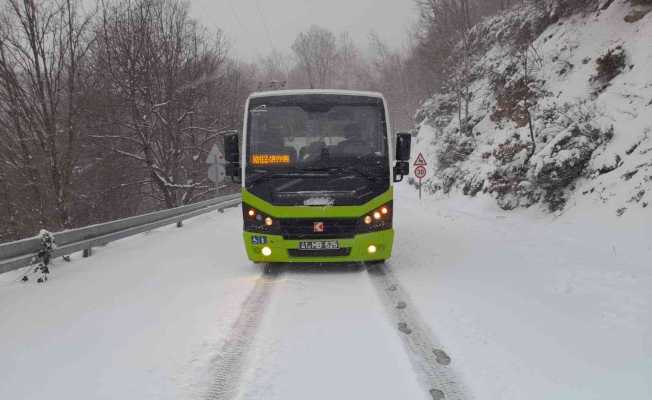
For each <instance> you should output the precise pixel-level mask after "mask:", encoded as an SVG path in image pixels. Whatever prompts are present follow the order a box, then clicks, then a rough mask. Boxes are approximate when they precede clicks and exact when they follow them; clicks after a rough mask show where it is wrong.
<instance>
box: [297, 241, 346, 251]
mask: <svg viewBox="0 0 652 400" xmlns="http://www.w3.org/2000/svg"><path fill="white" fill-rule="evenodd" d="M339 248H340V243H339V242H338V241H337V240H315V241H310V242H299V249H301V250H337V249H339Z"/></svg>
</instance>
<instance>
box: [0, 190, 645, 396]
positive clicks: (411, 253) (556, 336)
mask: <svg viewBox="0 0 652 400" xmlns="http://www.w3.org/2000/svg"><path fill="white" fill-rule="evenodd" d="M490 204H491V203H490V202H483V200H469V199H462V198H456V199H449V200H441V201H436V202H435V201H430V202H419V201H418V200H417V199H416V197H415V194H414V192H412V191H411V190H409V188H404V189H402V190H401V191H400V192H399V197H398V199H397V201H396V207H397V211H396V215H397V221H396V228H397V242H396V244H395V254H394V258H393V259H392V260H391V261H390V262H389V263H388V265H387V269H381V270H373V269H370V270H369V271H367V270H366V269H361V270H356V269H350V268H340V267H336V268H330V269H324V268H317V267H311V266H297V267H291V268H289V267H288V268H283V269H281V270H280V271H279V272H278V273H277V274H264V273H263V272H262V271H261V269H260V268H259V267H258V266H254V265H251V264H250V263H249V262H248V261H246V258H245V256H244V252H243V249H242V243H241V235H240V231H241V216H240V212H239V211H238V210H236V209H232V210H228V211H227V212H226V213H225V214H217V213H213V214H209V215H205V216H201V217H197V218H195V219H192V220H189V221H187V222H186V223H185V225H184V227H183V228H181V229H177V228H175V227H168V228H164V229H159V230H156V231H153V232H150V233H148V234H144V235H140V236H137V237H133V238H130V239H126V240H122V241H119V242H115V243H113V244H111V245H109V246H107V247H105V248H100V249H97V251H95V252H94V255H93V257H91V258H88V259H83V258H81V257H79V256H75V257H73V261H72V262H71V263H64V262H62V261H60V260H57V263H56V265H55V267H54V269H53V274H52V276H51V280H50V281H48V282H47V283H46V284H44V285H39V284H36V283H33V282H29V283H27V284H23V283H20V282H18V281H17V279H16V278H18V277H19V275H17V274H15V273H14V274H12V273H9V274H4V275H0V398H2V399H42V398H66V399H118V398H119V399H147V398H150V399H198V400H199V399H202V400H203V399H211V400H226V399H247V400H249V399H252V400H253V399H289V400H293V399H306V398H309V399H333V398H342V399H362V398H373V399H397V398H400V399H424V400H426V399H442V398H443V397H442V393H445V395H446V399H454V398H469V399H470V398H477V399H496V400H498V399H500V400H503V399H519V400H520V399H525V398H527V399H534V400H536V399H550V398H555V399H557V398H558V399H573V400H583V399H605V400H606V399H611V398H620V397H627V398H628V399H641V400H643V399H648V398H652V387H651V385H650V382H652V339H651V338H652V299H651V294H650V293H652V271H651V270H650V268H649V265H648V264H649V263H647V262H645V261H644V260H649V259H652V243H651V242H650V240H649V238H650V237H652V232H651V228H650V226H651V224H650V223H649V222H650V221H649V219H646V215H640V216H635V215H632V216H625V217H626V218H630V219H629V220H624V219H620V220H617V221H611V220H604V219H598V218H595V219H593V222H588V221H587V216H586V215H578V214H573V213H568V214H567V215H563V216H561V217H557V218H551V217H545V216H542V215H541V214H537V213H536V212H535V211H534V210H530V211H527V212H526V211H523V212H515V213H511V214H506V213H504V212H502V211H499V210H496V209H495V207H494V206H492V205H490ZM589 217H591V216H589ZM589 219H591V218H589ZM379 271H381V272H380V273H379ZM402 323H403V324H405V325H401V324H402ZM406 332H409V334H407V333H406ZM433 350H434V351H433ZM440 389H441V392H440V391H439V390H440Z"/></svg>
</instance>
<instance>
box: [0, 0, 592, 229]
mask: <svg viewBox="0 0 652 400" xmlns="http://www.w3.org/2000/svg"><path fill="white" fill-rule="evenodd" d="M415 1H416V3H417V5H418V10H419V12H420V16H419V20H418V23H417V24H416V25H415V26H414V27H413V29H412V30H411V31H410V32H406V38H407V41H406V43H407V44H406V46H405V47H404V48H400V49H395V48H391V47H390V46H388V45H387V44H385V43H384V42H383V41H382V40H381V39H380V38H379V36H378V35H375V34H373V33H370V37H369V42H368V43H366V44H363V45H360V44H358V43H355V42H354V41H353V40H352V39H351V37H350V35H349V34H348V33H347V32H332V31H330V30H328V29H325V28H323V27H319V26H312V27H310V28H308V29H306V30H305V31H304V32H302V33H300V34H299V35H298V36H297V38H296V40H295V41H294V43H293V44H292V46H291V48H289V49H287V50H286V51H272V52H270V54H268V55H266V56H262V57H260V58H259V59H257V60H254V61H243V60H238V59H237V58H235V57H233V56H232V55H231V53H230V52H229V50H230V49H231V48H232V47H231V46H237V42H230V41H229V40H228V39H227V38H225V37H224V35H223V34H222V33H221V32H220V31H219V30H218V31H211V30H209V29H207V28H206V27H204V26H202V25H201V24H199V23H198V22H197V21H196V20H194V19H193V18H191V17H190V15H189V5H188V4H187V3H186V2H183V1H180V0H101V1H98V2H97V3H96V4H95V5H94V6H93V7H92V9H84V8H83V7H82V3H81V2H80V1H77V0H44V1H34V0H3V1H2V5H1V7H0V221H2V224H0V242H2V241H8V240H14V239H18V238H22V237H28V236H32V235H34V234H36V233H37V232H38V230H39V229H42V228H45V229H48V230H52V231H57V230H61V229H68V228H73V227H77V226H84V225H89V224H93V223H99V222H104V221H108V220H113V219H117V218H122V217H127V216H130V215H135V214H140V213H143V212H147V211H152V210H156V209H161V208H169V207H176V206H179V205H183V204H189V203H192V202H195V201H198V200H202V199H205V198H207V197H210V196H213V195H214V194H215V188H214V185H213V184H212V182H210V181H209V180H208V176H207V165H206V163H205V160H206V157H207V155H208V152H209V151H210V149H211V148H212V146H213V145H214V144H216V143H219V142H220V141H221V140H220V138H221V135H222V134H223V133H224V132H225V131H229V130H233V129H240V128H241V124H242V121H241V120H242V111H243V106H244V101H245V99H246V97H247V96H248V95H249V94H250V93H251V92H253V91H256V90H267V89H275V88H280V87H284V88H288V89H296V88H338V89H353V90H374V91H380V92H383V93H384V94H385V96H386V97H387V99H388V101H389V103H390V105H391V107H392V115H391V117H392V121H393V128H394V129H395V130H410V129H412V128H413V127H414V114H415V112H416V110H417V109H418V108H419V106H420V105H421V104H422V103H423V101H424V100H426V99H427V98H428V97H429V96H430V95H432V93H434V92H436V91H438V90H440V89H441V88H442V87H453V88H454V90H455V92H456V93H458V95H459V99H460V101H462V99H464V98H465V97H464V96H465V91H466V90H468V85H467V86H465V82H468V81H469V79H468V74H469V73H470V68H469V60H468V58H467V55H468V48H466V47H465V46H462V47H460V46H459V45H458V44H459V43H467V42H468V40H467V39H468V35H469V32H470V30H471V28H472V27H473V26H474V25H475V24H477V23H478V22H479V21H481V20H482V19H483V18H485V17H487V16H491V15H495V14H497V13H500V12H501V11H504V10H506V9H508V8H509V7H512V6H514V4H513V3H521V2H523V3H528V2H532V1H530V0H521V1H509V0H415ZM534 3H537V2H536V1H535V2H534ZM558 3H560V4H561V5H562V6H567V5H568V4H571V3H573V4H574V3H586V1H581V0H576V1H570V0H568V1H558ZM567 3H568V4H567Z"/></svg>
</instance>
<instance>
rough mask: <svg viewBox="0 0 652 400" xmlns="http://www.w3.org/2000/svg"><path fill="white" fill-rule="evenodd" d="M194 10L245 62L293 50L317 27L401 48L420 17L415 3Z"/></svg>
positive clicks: (269, 0) (330, 0) (206, 2)
mask: <svg viewBox="0 0 652 400" xmlns="http://www.w3.org/2000/svg"><path fill="white" fill-rule="evenodd" d="M190 12H191V14H192V15H193V16H194V17H195V18H197V19H199V20H200V21H201V22H202V23H203V24H204V25H206V26H208V27H211V28H214V27H219V28H221V29H222V30H223V31H224V32H225V33H226V34H227V36H228V38H229V40H230V41H231V44H232V50H233V54H234V55H237V56H238V57H242V58H245V59H252V58H254V57H256V56H257V55H263V54H267V53H268V52H269V50H270V49H271V48H272V46H273V48H276V49H277V50H279V51H283V52H286V51H289V49H290V46H291V45H292V42H293V41H294V39H295V37H296V36H297V34H298V33H299V32H301V31H304V30H306V29H307V28H309V27H310V25H313V24H316V25H320V26H322V27H324V28H328V29H330V30H332V31H333V32H335V33H339V32H342V31H348V32H349V33H350V34H351V36H352V37H353V39H354V40H355V42H356V44H357V45H358V46H361V47H366V45H367V38H368V36H369V33H370V32H371V31H372V30H373V31H375V32H376V33H378V34H379V35H380V37H381V38H382V39H383V40H384V41H386V42H387V43H388V44H390V45H391V46H394V47H398V46H401V45H402V44H403V43H404V41H405V37H406V30H407V28H408V27H409V26H410V23H411V22H412V21H414V20H415V19H416V15H417V11H416V9H415V6H414V0H190Z"/></svg>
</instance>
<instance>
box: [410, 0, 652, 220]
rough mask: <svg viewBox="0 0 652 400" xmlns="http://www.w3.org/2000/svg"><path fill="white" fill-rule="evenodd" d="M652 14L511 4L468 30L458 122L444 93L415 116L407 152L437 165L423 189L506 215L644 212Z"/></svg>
mask: <svg viewBox="0 0 652 400" xmlns="http://www.w3.org/2000/svg"><path fill="white" fill-rule="evenodd" d="M596 3H598V2H596ZM650 10H652V3H650V2H648V1H640V0H632V1H630V0H616V1H613V2H608V1H607V2H605V1H603V2H600V4H599V5H596V6H591V9H589V10H586V9H585V10H581V11H579V12H576V13H573V14H572V15H570V16H564V17H559V16H557V15H556V13H557V12H558V11H557V10H554V9H551V8H548V9H546V8H545V7H537V6H536V5H530V6H519V7H518V8H515V9H513V10H512V11H510V12H508V13H505V14H504V15H501V16H498V17H494V18H491V19H489V20H487V21H485V22H483V23H482V24H481V25H479V26H476V27H475V28H474V29H473V31H472V32H471V35H470V40H471V45H470V46H471V49H472V52H473V53H472V58H471V63H470V64H471V66H470V74H469V75H468V76H469V80H470V81H471V83H470V85H469V93H468V97H467V98H468V99H469V101H468V117H467V114H466V113H465V111H466V110H465V106H464V104H463V101H462V100H461V99H460V98H459V97H458V96H456V92H455V91H454V90H453V89H442V91H441V93H437V94H436V95H434V96H433V97H432V98H431V99H430V100H428V101H427V102H426V103H425V104H424V105H423V107H422V109H421V110H419V112H418V113H417V121H418V122H419V131H418V135H417V144H416V148H417V151H422V152H423V153H424V154H426V155H428V156H429V157H428V158H429V159H430V160H431V165H433V166H434V167H435V171H434V173H432V174H431V175H430V176H429V177H428V178H427V179H426V180H425V181H424V188H425V189H426V190H427V191H429V192H431V193H439V194H441V193H444V194H447V193H449V192H451V191H459V192H463V193H464V194H466V195H471V196H475V195H476V194H478V193H486V194H490V195H491V196H493V197H494V198H496V200H497V201H498V204H499V205H500V206H501V207H502V208H504V209H513V208H516V207H530V206H532V205H535V204H537V205H541V206H542V207H545V209H548V210H551V211H560V210H570V209H572V208H575V207H579V208H587V207H588V208H595V207H597V208H599V209H601V210H603V211H604V212H608V213H613V215H617V216H622V215H624V214H633V215H646V213H649V204H650V202H651V201H652V193H651V191H652V73H651V72H650V65H652V44H651V43H652V41H651V40H652V39H651V38H652V13H650ZM524 32H526V33H528V34H531V35H532V36H531V39H532V40H527V44H526V45H523V41H524V40H525V39H523V37H527V35H524ZM520 39H523V40H520ZM451 86H453V83H451ZM461 125H462V128H463V129H460V126H461ZM645 208H648V209H647V210H645Z"/></svg>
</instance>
